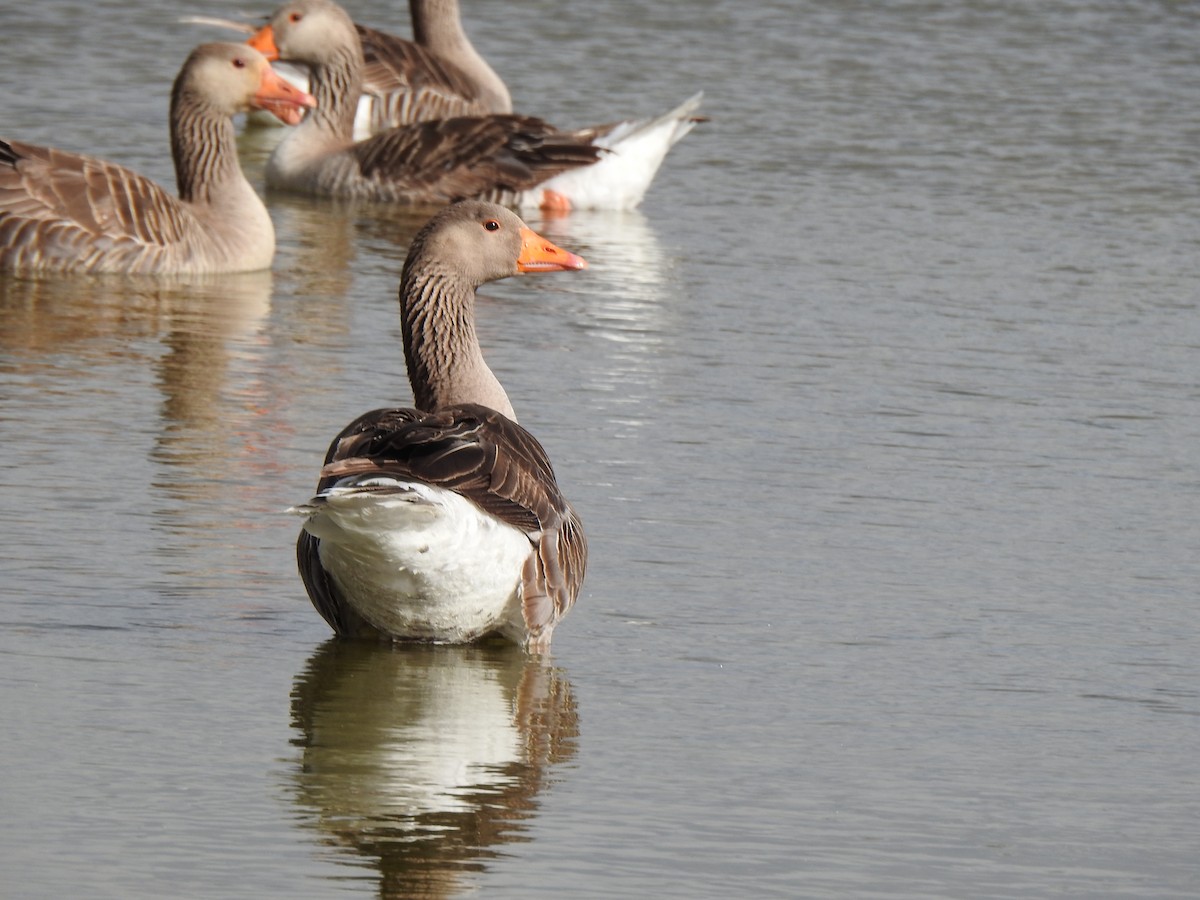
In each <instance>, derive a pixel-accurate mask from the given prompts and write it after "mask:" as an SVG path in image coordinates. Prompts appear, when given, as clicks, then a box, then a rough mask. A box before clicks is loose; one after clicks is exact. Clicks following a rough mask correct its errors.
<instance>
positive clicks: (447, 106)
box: [184, 0, 512, 139]
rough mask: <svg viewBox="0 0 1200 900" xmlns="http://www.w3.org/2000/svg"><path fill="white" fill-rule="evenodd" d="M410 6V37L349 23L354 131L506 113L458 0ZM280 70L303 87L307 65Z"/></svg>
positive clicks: (362, 133)
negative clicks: (356, 78) (359, 54)
mask: <svg viewBox="0 0 1200 900" xmlns="http://www.w3.org/2000/svg"><path fill="white" fill-rule="evenodd" d="M409 9H410V12H411V14H412V26H413V39H412V40H411V41H410V40H405V39H404V38H402V37H399V36H397V35H394V34H391V33H389V32H386V31H380V30H378V29H376V28H370V27H368V26H366V25H362V24H360V23H355V24H354V27H355V30H356V31H357V32H358V37H359V40H360V42H361V43H362V50H363V70H362V93H361V95H360V97H359V100H358V105H357V109H356V113H355V118H354V136H355V137H356V138H359V139H361V138H366V137H370V136H371V135H372V134H376V133H378V132H380V131H384V130H386V129H388V128H395V127H397V126H400V125H408V124H411V123H413V122H424V121H428V120H430V119H449V118H454V117H457V116H485V115H490V114H492V113H511V112H512V97H511V95H510V94H509V92H508V87H507V86H506V85H505V83H504V81H503V80H502V79H501V78H500V76H499V75H497V74H496V72H495V70H494V69H492V67H491V66H490V65H488V63H487V61H486V60H485V59H484V58H483V57H482V56H481V55H480V54H479V52H478V51H477V50H476V49H475V46H474V45H473V44H472V43H471V40H470V38H469V37H468V36H467V33H466V31H465V29H464V28H463V24H462V17H461V15H460V13H459V5H458V0H410V2H409ZM184 21H187V22H191V23H193V24H200V25H216V26H218V27H226V28H232V29H234V30H237V31H248V32H253V31H254V28H253V27H252V26H249V25H246V24H244V23H242V22H236V21H232V20H229V19H222V18H214V17H211V16H188V17H186V18H185V19H184ZM289 68H290V67H289ZM284 76H285V77H287V78H288V79H289V80H291V81H292V82H293V83H294V84H296V85H297V86H298V87H301V88H302V89H304V90H308V89H309V82H308V75H307V73H306V72H299V71H297V72H295V73H294V74H293V73H290V72H288V71H286V70H285V71H284Z"/></svg>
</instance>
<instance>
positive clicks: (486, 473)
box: [296, 201, 587, 652]
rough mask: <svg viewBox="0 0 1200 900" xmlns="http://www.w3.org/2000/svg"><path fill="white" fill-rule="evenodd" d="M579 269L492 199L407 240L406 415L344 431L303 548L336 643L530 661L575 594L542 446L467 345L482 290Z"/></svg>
mask: <svg viewBox="0 0 1200 900" xmlns="http://www.w3.org/2000/svg"><path fill="white" fill-rule="evenodd" d="M586 265H587V264H586V263H585V262H584V261H583V260H582V259H581V258H579V257H578V256H575V255H574V254H572V253H568V252H566V251H564V250H561V249H560V248H558V247H556V246H555V245H554V244H552V243H550V242H549V241H547V240H545V239H544V238H542V237H540V236H538V235H537V234H535V233H534V232H533V231H531V230H530V229H529V228H528V227H527V226H526V225H525V224H524V223H523V222H522V221H521V220H520V219H519V218H518V217H517V216H516V215H515V214H513V213H512V212H510V211H508V210H506V209H504V208H502V207H499V206H496V205H494V204H490V203H481V202H478V201H467V202H464V203H459V204H456V205H454V206H450V207H448V208H446V209H444V210H442V211H441V212H440V213H438V214H437V215H436V216H434V217H433V218H432V219H431V220H430V221H429V223H428V224H426V226H425V227H424V228H423V229H422V230H421V231H420V232H418V234H417V235H416V237H415V238H413V242H412V245H411V247H410V249H409V253H408V258H407V260H406V261H405V264H404V270H403V273H402V276H401V282H400V308H401V320H402V331H403V339H404V355H405V359H406V361H407V366H408V376H409V381H410V382H411V384H412V390H413V397H414V399H415V401H416V408H415V409H378V410H375V411H373V412H369V413H366V414H365V415H363V416H361V417H359V418H358V419H356V420H355V421H353V422H351V423H350V425H348V426H347V427H346V428H345V429H343V431H342V432H341V434H339V435H338V436H337V437H336V438H334V440H333V443H332V444H331V445H330V447H329V452H328V453H327V455H326V457H325V466H324V468H323V469H322V470H321V477H320V481H319V482H318V484H317V495H316V496H315V497H314V498H313V500H312V501H310V502H309V503H308V504H306V505H304V506H301V507H297V508H296V512H298V513H300V514H302V515H304V516H306V517H307V518H306V521H305V524H304V530H303V531H302V532H301V534H300V538H299V541H298V543H297V548H296V549H297V558H298V562H299V567H300V574H301V577H302V578H303V580H304V585H305V587H306V588H307V590H308V594H309V597H310V598H311V599H312V602H313V605H314V606H316V608H317V610H318V611H319V612H320V613H321V615H322V616H323V617H324V618H325V620H326V621H327V622H328V623H329V624H330V625H331V626H332V627H333V629H334V631H336V632H337V633H338V634H343V635H350V636H359V637H366V636H375V637H390V638H395V639H407V640H425V641H443V642H454V643H461V642H467V641H472V640H475V639H477V638H480V637H483V636H485V635H488V634H492V633H499V634H501V635H503V636H504V637H506V638H508V639H509V640H511V641H513V642H514V643H517V644H521V645H522V646H524V647H525V648H526V649H528V650H530V651H533V652H543V651H545V650H546V649H548V648H549V646H550V639H551V634H552V632H553V630H554V627H555V625H556V624H557V623H558V622H559V620H560V619H561V618H562V617H563V616H564V615H565V614H566V612H567V611H568V610H569V609H570V608H571V606H572V605H573V604H574V602H575V598H576V597H577V596H578V594H579V588H580V585H581V583H582V581H583V572H584V567H585V565H586V561H587V544H586V541H585V539H584V535H583V529H582V526H581V524H580V522H579V519H578V517H577V516H576V514H575V511H574V510H573V509H572V508H571V505H570V504H569V503H568V502H567V500H566V499H565V498H564V497H563V495H562V493H561V492H560V491H559V489H558V485H557V482H556V481H555V477H554V472H553V469H552V468H551V466H550V461H549V459H548V458H547V456H546V452H545V450H543V449H542V446H541V445H540V444H539V443H538V442H537V440H536V439H535V438H534V437H533V436H532V435H531V434H530V433H529V432H528V431H526V430H525V429H524V428H522V427H521V426H520V425H518V424H517V423H516V421H515V419H514V418H513V412H512V405H511V404H510V403H509V399H508V396H507V394H506V393H505V392H504V388H503V387H502V386H501V385H500V383H499V381H498V380H497V379H496V377H495V375H494V374H493V373H492V371H491V369H490V368H488V365H487V363H486V362H485V361H484V359H483V354H482V351H481V350H480V347H479V341H478V339H477V338H476V335H475V325H474V302H475V291H476V289H477V288H478V287H479V286H480V285H482V284H484V283H486V282H488V281H494V280H496V279H499V278H505V277H507V276H509V275H515V274H517V273H518V272H539V271H556V270H564V269H582V268H585V267H586Z"/></svg>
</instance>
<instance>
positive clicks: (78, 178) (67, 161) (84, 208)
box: [0, 141, 192, 269]
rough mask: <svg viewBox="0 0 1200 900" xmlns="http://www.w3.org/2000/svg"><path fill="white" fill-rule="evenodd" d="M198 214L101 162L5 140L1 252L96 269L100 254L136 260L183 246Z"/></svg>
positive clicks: (0, 147)
mask: <svg viewBox="0 0 1200 900" xmlns="http://www.w3.org/2000/svg"><path fill="white" fill-rule="evenodd" d="M191 218H192V217H191V215H190V214H189V213H188V211H187V210H185V209H184V208H183V206H182V204H181V203H180V201H179V199H178V198H176V197H174V196H172V195H171V194H168V193H167V192H166V191H164V190H163V189H162V188H161V187H159V186H158V185H157V184H155V183H154V182H153V181H151V180H150V179H148V178H144V177H143V176H141V175H138V174H136V173H134V172H131V171H130V170H129V169H126V168H125V167H123V166H119V165H116V164H114V163H109V162H105V161H103V160H99V159H95V158H93V157H88V156H82V155H79V154H75V153H67V152H65V151H62V150H55V149H53V148H49V147H38V146H34V145H32V144H25V143H22V142H18V141H11V142H8V143H5V142H0V248H4V249H3V251H2V252H3V253H5V254H6V255H12V254H21V253H23V252H24V253H33V252H35V251H36V252H37V253H39V254H41V255H43V256H44V255H46V254H47V253H49V254H52V255H54V256H55V257H63V258H72V257H73V258H75V259H77V260H78V261H79V263H80V265H79V268H81V269H86V268H88V262H89V260H90V259H92V258H93V257H94V256H95V254H96V251H97V249H103V250H104V251H105V252H106V253H108V254H110V255H111V254H112V253H113V252H114V249H115V248H116V247H120V246H121V245H127V247H128V255H130V256H137V255H138V254H141V253H144V252H145V251H146V249H147V248H155V247H164V246H168V245H171V244H174V243H176V242H178V241H180V240H181V239H182V238H183V237H184V235H185V233H186V231H187V226H188V223H189V222H190V220H191Z"/></svg>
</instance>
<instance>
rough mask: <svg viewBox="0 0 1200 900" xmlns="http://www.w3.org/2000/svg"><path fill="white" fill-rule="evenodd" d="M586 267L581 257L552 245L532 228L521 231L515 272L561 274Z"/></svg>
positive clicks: (585, 261)
mask: <svg viewBox="0 0 1200 900" xmlns="http://www.w3.org/2000/svg"><path fill="white" fill-rule="evenodd" d="M587 267H588V264H587V260H586V259H584V258H583V257H582V256H576V255H575V254H574V253H571V252H570V251H568V250H564V249H562V247H558V246H556V245H554V244H552V243H551V242H550V241H548V240H546V239H545V238H544V237H542V236H541V235H540V234H538V233H537V232H536V231H534V230H533V229H532V228H522V229H521V255H520V256H518V257H517V271H519V272H562V271H565V270H567V269H586V268H587Z"/></svg>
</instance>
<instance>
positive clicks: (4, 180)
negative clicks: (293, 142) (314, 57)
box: [0, 43, 313, 274]
mask: <svg viewBox="0 0 1200 900" xmlns="http://www.w3.org/2000/svg"><path fill="white" fill-rule="evenodd" d="M312 103H313V100H312V98H311V97H309V96H308V95H307V94H305V93H303V92H302V91H298V90H297V89H296V88H294V87H292V86H291V85H289V84H287V83H286V82H284V81H282V80H281V79H280V78H279V77H278V76H277V75H275V74H274V72H272V70H271V67H270V64H269V63H268V62H267V60H266V59H265V58H263V56H262V55H261V54H260V53H258V52H257V51H255V50H254V49H253V48H250V47H247V46H245V45H244V44H220V43H218V44H204V45H201V46H200V47H197V48H196V49H195V50H194V51H193V52H192V54H191V55H190V56H189V57H188V59H187V61H186V62H185V63H184V65H183V67H182V69H181V70H180V73H179V76H178V77H177V78H176V80H175V84H174V87H173V89H172V93H171V118H170V121H171V150H172V155H173V157H174V161H175V173H176V180H177V183H178V189H179V196H177V197H176V196H172V195H171V194H169V193H168V192H167V191H165V190H164V189H163V188H161V187H159V186H158V185H157V184H155V183H154V182H152V181H150V180H149V179H148V178H145V177H143V176H141V175H138V174H137V173H135V172H132V171H130V170H129V169H126V168H124V167H123V166H119V165H117V164H115V163H111V162H106V161H104V160H100V159H95V158H93V157H90V156H83V155H80V154H76V153H70V152H67V151H64V150H57V149H54V148H51V147H39V146H35V145H32V144H26V143H24V142H21V141H15V140H13V141H0V268H4V269H10V270H20V271H30V272H122V273H131V274H160V273H185V272H187V273H192V272H230V271H241V270H251V269H260V268H266V267H267V266H269V265H270V263H271V258H272V256H273V255H274V251H275V233H274V229H273V227H272V225H271V219H270V217H269V216H268V214H267V210H266V208H265V207H264V206H263V204H262V201H261V200H260V199H259V197H258V195H257V194H256V193H255V191H254V189H253V188H252V187H251V186H250V184H249V183H248V182H247V181H246V178H245V176H244V175H243V174H242V170H241V167H240V165H239V164H238V158H237V147H236V143H235V135H234V130H233V123H232V117H233V116H234V115H236V114H237V113H239V112H243V111H245V110H247V109H250V108H258V109H269V110H271V111H272V112H274V113H276V115H278V116H280V118H282V119H284V120H285V121H289V122H291V123H292V124H294V123H295V122H297V121H299V118H300V115H301V110H302V108H304V107H307V106H311V105H312Z"/></svg>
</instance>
